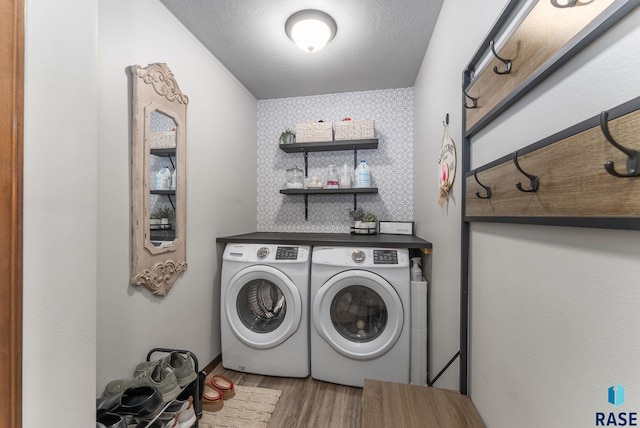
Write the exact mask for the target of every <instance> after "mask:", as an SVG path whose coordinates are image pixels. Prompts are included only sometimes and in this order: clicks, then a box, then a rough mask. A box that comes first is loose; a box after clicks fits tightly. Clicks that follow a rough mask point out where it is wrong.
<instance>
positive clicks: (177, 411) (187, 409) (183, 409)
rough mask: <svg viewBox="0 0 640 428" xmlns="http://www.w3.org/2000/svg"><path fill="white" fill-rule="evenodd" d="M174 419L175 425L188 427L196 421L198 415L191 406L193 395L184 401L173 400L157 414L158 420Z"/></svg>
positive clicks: (182, 427) (168, 420)
mask: <svg viewBox="0 0 640 428" xmlns="http://www.w3.org/2000/svg"><path fill="white" fill-rule="evenodd" d="M174 419H175V421H176V423H177V425H175V426H177V427H180V428H190V427H192V426H193V424H195V423H196V420H197V419H198V417H197V416H196V412H195V408H194V406H193V397H191V396H190V397H189V398H188V399H187V400H184V401H180V400H175V401H174V402H173V403H171V404H169V405H168V406H167V408H166V409H164V412H163V413H162V414H161V415H160V416H158V420H160V421H164V422H170V421H172V420H174ZM171 426H173V425H171Z"/></svg>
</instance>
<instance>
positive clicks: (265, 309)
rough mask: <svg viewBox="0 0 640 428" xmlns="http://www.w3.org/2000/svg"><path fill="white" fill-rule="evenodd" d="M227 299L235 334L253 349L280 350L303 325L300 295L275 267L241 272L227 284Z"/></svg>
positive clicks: (249, 269) (252, 267)
mask: <svg viewBox="0 0 640 428" xmlns="http://www.w3.org/2000/svg"><path fill="white" fill-rule="evenodd" d="M223 298H224V302H223V307H224V311H225V316H226V317H227V321H228V323H229V326H230V328H231V330H232V331H233V334H235V336H236V337H237V338H238V339H239V340H240V341H241V342H243V343H244V344H245V345H247V346H250V347H252V348H256V349H269V348H273V347H276V346H278V345H279V344H281V343H282V342H284V341H285V340H287V339H288V338H289V337H290V336H291V335H292V334H293V333H295V332H296V330H297V329H298V327H299V326H300V320H301V319H302V299H301V298H300V292H299V291H298V289H297V287H296V285H295V284H294V283H293V281H291V279H289V277H288V276H287V275H285V274H284V273H283V272H282V271H280V270H278V269H276V268H274V267H272V266H263V265H253V266H249V267H247V268H246V269H243V270H241V271H240V272H238V273H237V274H235V275H234V276H233V277H232V278H231V280H230V281H229V283H228V284H227V288H226V290H225V292H224V293H223Z"/></svg>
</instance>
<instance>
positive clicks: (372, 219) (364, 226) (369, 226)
mask: <svg viewBox="0 0 640 428" xmlns="http://www.w3.org/2000/svg"><path fill="white" fill-rule="evenodd" d="M349 216H351V219H352V220H353V231H354V233H358V234H370V235H373V234H375V233H376V222H377V221H378V217H377V216H376V215H375V214H374V213H372V212H369V211H365V210H363V209H362V208H358V209H356V210H355V211H354V210H349Z"/></svg>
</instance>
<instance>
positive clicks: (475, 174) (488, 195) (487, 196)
mask: <svg viewBox="0 0 640 428" xmlns="http://www.w3.org/2000/svg"><path fill="white" fill-rule="evenodd" d="M473 178H475V179H476V183H478V184H479V185H480V186H481V187H482V188H483V189H484V191H485V195H484V196H482V195H481V194H480V192H476V196H477V197H479V198H480V199H491V187H488V186H485V185H484V184H482V183H480V180H478V170H477V169H476V170H474V171H473Z"/></svg>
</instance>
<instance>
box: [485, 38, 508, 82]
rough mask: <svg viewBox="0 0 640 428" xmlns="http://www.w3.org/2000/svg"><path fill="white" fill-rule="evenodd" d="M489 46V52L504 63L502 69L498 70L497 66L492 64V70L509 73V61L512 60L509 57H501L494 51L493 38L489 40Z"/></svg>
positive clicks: (497, 72)
mask: <svg viewBox="0 0 640 428" xmlns="http://www.w3.org/2000/svg"><path fill="white" fill-rule="evenodd" d="M489 46H490V47H491V53H493V56H495V57H496V59H497V60H498V61H500V62H502V63H503V64H504V70H498V66H497V65H494V66H493V72H494V73H496V74H509V73H511V63H512V61H511V60H510V59H506V58H502V57H501V56H500V55H498V52H496V47H495V43H494V41H493V40H491V42H489Z"/></svg>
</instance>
